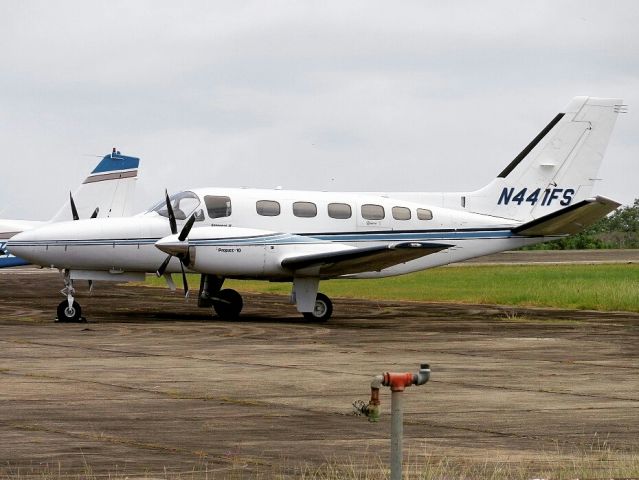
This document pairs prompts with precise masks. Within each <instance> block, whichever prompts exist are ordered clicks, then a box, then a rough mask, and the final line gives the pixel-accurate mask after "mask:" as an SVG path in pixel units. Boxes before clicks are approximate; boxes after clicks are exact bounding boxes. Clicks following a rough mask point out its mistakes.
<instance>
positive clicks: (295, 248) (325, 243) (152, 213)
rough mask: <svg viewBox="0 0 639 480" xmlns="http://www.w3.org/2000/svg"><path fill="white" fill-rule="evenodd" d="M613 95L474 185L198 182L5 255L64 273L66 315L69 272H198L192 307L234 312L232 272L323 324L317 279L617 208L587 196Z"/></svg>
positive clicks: (462, 252) (69, 315)
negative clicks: (287, 286)
mask: <svg viewBox="0 0 639 480" xmlns="http://www.w3.org/2000/svg"><path fill="white" fill-rule="evenodd" d="M624 108H625V106H624V105H623V104H622V101H621V100H619V99H610V98H594V97H576V98H574V99H573V100H572V101H571V102H570V104H569V105H568V107H567V108H566V109H565V110H564V112H562V113H559V114H558V115H557V116H555V117H554V118H553V119H552V121H551V122H550V123H549V124H548V125H547V126H546V127H545V128H544V129H543V130H542V131H541V132H540V133H539V134H538V135H537V136H536V137H535V138H534V139H533V140H532V141H531V142H530V143H529V144H528V145H527V146H526V147H525V148H524V149H523V150H522V151H521V153H520V154H519V155H517V156H516V157H515V158H514V159H513V160H512V161H511V162H510V163H509V164H508V165H507V166H506V167H505V168H504V169H503V171H502V172H501V173H499V175H498V176H497V178H495V179H494V180H493V181H491V182H490V183H489V184H488V185H486V186H485V187H483V188H481V189H479V190H477V191H473V192H456V193H442V192H440V193H422V192H413V193H406V192H393V193H389V192H386V193H352V192H351V193H349V192H312V191H287V190H278V189H276V190H264V189H232V188H203V189H193V190H186V191H183V192H179V193H176V194H174V195H172V196H170V197H169V195H168V194H167V193H165V198H164V199H162V200H161V201H159V202H158V203H157V204H156V205H155V206H153V207H151V208H150V209H149V210H148V211H146V212H144V213H141V214H139V215H137V216H134V217H130V218H116V219H113V218H110V219H99V218H98V219H94V220H79V221H75V222H62V223H56V224H51V225H47V226H43V227H40V228H37V229H33V230H30V231H27V232H24V233H21V234H19V235H16V236H15V237H13V238H12V239H11V240H10V241H9V249H10V250H11V251H12V252H13V253H15V254H16V255H19V256H22V257H23V258H25V259H28V260H29V261H30V262H32V263H35V264H38V265H42V266H52V267H55V268H58V269H60V270H61V271H63V272H64V283H65V290H64V292H65V293H66V295H67V298H66V299H65V300H63V301H62V302H61V303H60V305H59V306H58V309H57V312H58V319H59V320H60V321H73V320H78V319H79V318H81V317H80V313H81V308H80V305H79V304H78V302H77V301H76V300H75V297H74V294H75V290H74V288H73V280H76V279H91V280H116V281H131V280H143V279H144V276H145V273H146V272H154V271H156V272H157V274H158V275H159V276H164V277H165V279H166V281H167V283H168V285H169V287H171V288H173V289H174V288H175V284H174V282H173V280H172V276H171V275H172V274H173V273H180V272H181V274H182V276H183V281H184V289H185V295H188V284H187V282H186V276H185V271H190V272H194V273H199V274H200V275H201V277H200V288H199V294H198V306H200V307H207V308H208V307H213V309H214V311H215V312H216V313H217V314H218V315H219V316H220V317H222V318H226V319H233V318H236V317H237V316H238V315H239V314H240V312H241V310H242V306H243V300H242V297H241V295H240V294H239V293H238V292H236V291H235V290H231V289H223V288H222V286H223V283H224V281H225V279H227V278H233V279H263V280H270V281H276V282H291V283H292V295H291V300H292V303H294V304H295V305H296V306H297V310H298V311H299V312H301V313H302V314H303V315H304V317H306V318H308V319H313V320H316V321H326V320H328V318H330V316H331V314H332V311H333V307H332V302H331V301H330V299H329V298H328V297H327V296H326V295H324V294H322V293H319V292H318V291H319V283H320V281H323V280H328V279H338V278H378V277H387V276H393V275H402V274H406V273H410V272H415V271H419V270H423V269H427V268H432V267H436V266H440V265H446V264H449V263H453V262H459V261H462V260H466V259H469V258H473V257H479V256H483V255H487V254H491V253H496V252H499V251H504V250H509V249H513V248H518V247H522V246H525V245H532V244H535V243H539V242H544V241H548V240H552V239H556V238H559V237H563V236H566V235H569V234H573V233H576V232H579V231H581V230H582V229H584V228H585V227H587V226H589V225H591V224H592V223H594V222H596V221H597V220H599V219H601V218H603V217H604V216H605V215H607V214H608V213H610V212H611V211H613V210H615V209H616V208H617V207H618V206H619V205H620V204H619V203H617V202H615V201H612V200H609V199H607V198H604V197H600V196H597V197H594V198H593V197H591V192H592V189H593V186H594V182H595V179H596V174H597V171H598V169H599V166H600V164H601V161H602V158H603V154H604V151H605V149H606V146H607V144H608V140H609V138H610V135H611V133H612V129H613V127H614V123H615V120H616V117H617V114H618V113H619V112H620V111H623V109H624Z"/></svg>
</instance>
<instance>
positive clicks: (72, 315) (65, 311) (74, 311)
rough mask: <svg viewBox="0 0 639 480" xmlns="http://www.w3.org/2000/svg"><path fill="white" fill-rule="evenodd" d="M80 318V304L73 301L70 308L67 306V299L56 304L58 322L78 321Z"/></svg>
mask: <svg viewBox="0 0 639 480" xmlns="http://www.w3.org/2000/svg"><path fill="white" fill-rule="evenodd" d="M81 320H82V308H81V307H80V304H79V303H78V302H76V301H75V300H74V301H73V304H72V306H71V308H69V301H68V300H63V301H62V302H60V305H58V322H79V321H81Z"/></svg>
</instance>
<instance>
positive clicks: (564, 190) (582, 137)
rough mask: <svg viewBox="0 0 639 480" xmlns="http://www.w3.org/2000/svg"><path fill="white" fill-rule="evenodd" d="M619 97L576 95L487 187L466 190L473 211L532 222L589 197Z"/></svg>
mask: <svg viewBox="0 0 639 480" xmlns="http://www.w3.org/2000/svg"><path fill="white" fill-rule="evenodd" d="M623 107H624V106H623V105H622V100H621V99H616V98H595V97H575V98H574V99H573V100H572V101H571V102H570V104H569V105H568V107H567V108H566V109H565V111H564V112H563V113H559V114H557V115H556V116H555V117H554V118H553V119H552V121H551V122H550V123H549V124H548V125H547V126H546V127H545V128H544V129H543V130H542V131H541V132H540V133H539V134H538V135H537V136H536V137H535V138H534V139H533V140H532V142H530V143H529V144H528V145H527V146H526V148H524V149H523V150H522V151H521V153H520V154H519V155H517V156H516V157H515V158H514V159H513V161H512V162H510V163H509V164H508V166H506V168H505V169H504V170H503V171H502V172H501V173H500V174H499V175H498V176H497V178H496V179H495V180H493V181H492V182H491V183H489V184H488V185H487V186H485V187H484V188H482V189H480V190H477V191H475V192H471V193H468V194H466V209H467V210H469V211H472V212H475V213H483V214H488V215H494V216H497V217H503V218H509V219H514V220H520V221H528V220H531V219H534V218H539V217H542V216H544V215H548V214H550V213H552V212H554V211H557V210H560V209H562V208H565V207H567V206H569V205H573V204H575V203H577V202H580V201H582V200H585V199H587V198H589V197H590V196H591V194H592V189H593V185H594V182H595V181H596V177H597V172H598V170H599V166H600V165H601V161H602V159H603V155H604V152H605V150H606V146H607V145H608V140H609V139H610V134H611V133H612V129H613V127H614V125H615V120H616V118H617V114H618V113H619V111H620V109H622V108H623Z"/></svg>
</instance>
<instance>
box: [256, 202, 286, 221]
mask: <svg viewBox="0 0 639 480" xmlns="http://www.w3.org/2000/svg"><path fill="white" fill-rule="evenodd" d="M255 209H256V210H257V213H258V215H263V216H265V217H276V216H277V215H279V214H280V204H279V203H278V202H275V201H273V200H258V201H257V202H256V203H255Z"/></svg>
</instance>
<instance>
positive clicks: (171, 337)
mask: <svg viewBox="0 0 639 480" xmlns="http://www.w3.org/2000/svg"><path fill="white" fill-rule="evenodd" d="M61 287H62V285H61V280H60V278H59V276H58V275H57V274H54V273H50V272H47V271H36V270H33V269H21V270H17V271H16V270H14V271H13V273H12V274H11V275H8V274H5V275H2V276H0V438H1V439H2V441H1V442H0V473H4V474H5V475H7V474H9V475H11V474H14V473H15V472H22V473H25V472H27V473H28V472H32V473H34V474H35V473H37V472H40V471H54V472H62V474H67V473H68V474H77V473H79V472H85V473H86V472H87V470H90V471H91V473H92V475H94V476H98V477H99V476H102V475H105V476H106V475H111V476H113V475H122V476H123V477H124V476H128V477H130V478H132V477H135V476H138V475H146V476H148V475H151V476H152V475H155V474H157V475H159V476H163V478H166V475H180V476H181V477H184V476H186V475H187V474H190V475H191V476H193V475H194V474H193V472H194V471H195V472H197V473H196V476H198V475H200V474H202V476H207V477H208V478H236V477H237V478H240V477H241V478H253V477H255V476H260V475H261V476H262V477H264V478H270V477H271V476H274V475H281V476H283V477H287V476H290V477H299V476H300V472H301V471H304V469H309V468H310V469H313V468H318V467H320V466H322V465H326V464H333V465H347V466H348V468H351V469H354V470H358V469H367V468H369V469H370V468H371V465H373V466H375V465H380V464H381V465H387V459H388V453H389V431H390V392H389V391H388V390H387V389H383V390H382V391H381V401H382V405H381V409H382V416H381V419H380V421H379V422H378V423H371V422H368V421H367V420H366V418H365V417H361V416H356V415H354V414H353V408H352V403H353V402H354V401H356V400H363V401H368V398H369V394H370V388H369V385H370V381H371V379H372V377H373V375H376V374H380V373H383V372H386V371H400V372H403V371H409V372H416V371H417V369H418V367H419V364H420V363H423V362H427V363H430V365H431V368H432V375H431V380H430V381H429V382H428V383H427V384H426V385H424V386H420V387H410V388H408V389H407V390H406V392H405V393H404V405H405V409H406V413H405V417H404V418H405V426H404V434H405V443H404V448H405V452H406V455H407V462H408V463H412V464H419V463H420V462H421V461H422V460H423V459H424V458H427V457H431V458H432V457H437V458H447V459H451V460H452V461H455V462H471V463H472V462H486V461H490V462H506V463H515V464H518V463H525V464H527V465H535V464H536V463H539V462H548V461H557V462H562V461H570V459H571V458H573V456H574V455H580V456H583V455H594V456H596V455H600V454H601V450H600V448H599V447H602V448H605V449H610V450H611V451H614V452H619V453H622V454H623V453H628V454H632V455H636V454H637V452H639V376H638V375H637V373H638V369H639V314H632V313H623V312H612V313H602V312H593V311H567V310H555V309H522V308H510V307H496V306H485V305H458V304H436V303H414V302H367V301H357V300H340V299H337V300H335V302H334V304H335V311H334V317H333V318H332V319H331V320H330V321H329V322H328V323H326V324H314V323H309V322H308V321H305V320H304V319H302V318H301V317H300V316H299V314H297V312H296V311H295V309H294V307H292V306H291V305H288V303H287V299H286V298H284V297H280V296H272V295H256V294H250V295H249V294H246V295H244V303H245V309H244V312H243V315H242V317H241V318H240V320H238V321H235V322H224V321H220V320H218V319H216V318H215V317H213V316H212V315H211V313H210V312H209V311H207V310H201V309H198V308H197V307H196V304H195V301H194V300H190V301H189V302H185V301H184V299H182V298H181V297H180V295H179V293H177V294H171V293H170V292H168V291H167V290H164V289H158V288H148V287H132V286H118V285H110V284H98V285H97V286H96V289H95V291H94V292H93V293H92V294H91V295H89V294H88V289H87V288H86V287H80V289H79V290H80V292H79V295H78V299H79V301H80V302H81V304H82V306H83V311H84V314H85V315H86V316H87V317H88V319H89V321H88V323H85V324H61V323H54V321H53V317H54V315H55V307H56V305H57V304H58V303H59V302H60V300H61V299H62V297H61V295H60V293H59V290H60V288H61ZM593 446H594V447H595V448H593ZM189 472H190V473H189ZM203 472H205V474H206V475H205V474H204V473H203ZM22 477H23V475H22V474H20V475H18V477H15V476H14V478H22Z"/></svg>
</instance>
